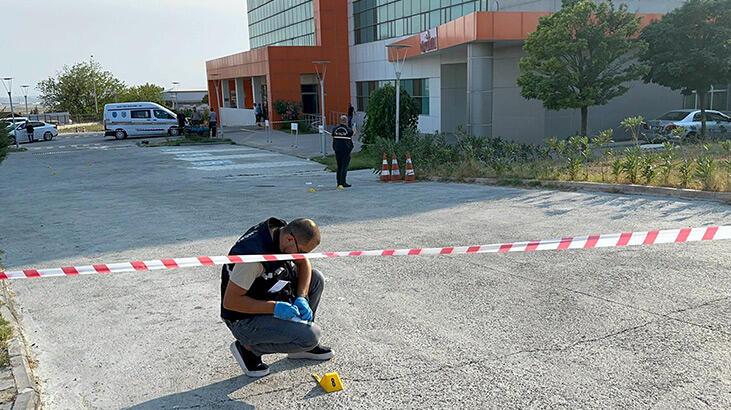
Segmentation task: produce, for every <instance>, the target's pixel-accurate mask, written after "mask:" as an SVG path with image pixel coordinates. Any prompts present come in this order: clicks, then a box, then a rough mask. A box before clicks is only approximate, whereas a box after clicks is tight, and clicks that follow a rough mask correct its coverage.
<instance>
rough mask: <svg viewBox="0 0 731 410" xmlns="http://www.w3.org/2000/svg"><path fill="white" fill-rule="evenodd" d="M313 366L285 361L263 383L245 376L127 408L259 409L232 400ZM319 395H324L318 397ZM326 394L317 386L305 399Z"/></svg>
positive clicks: (278, 361) (301, 361)
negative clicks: (283, 375) (254, 387)
mask: <svg viewBox="0 0 731 410" xmlns="http://www.w3.org/2000/svg"><path fill="white" fill-rule="evenodd" d="M311 365H312V362H311V361H309V360H290V359H287V358H284V357H283V358H281V359H279V360H277V361H276V362H274V363H272V364H271V365H270V366H269V369H270V370H271V374H270V375H269V376H266V377H264V378H262V379H258V378H252V377H248V376H245V375H243V374H242V375H240V376H235V377H231V378H230V379H226V380H221V381H219V382H216V383H213V384H209V385H208V386H203V387H199V388H197V389H193V390H189V391H185V392H180V393H174V394H169V395H167V396H163V397H158V398H156V399H152V400H148V401H146V402H144V403H139V404H136V405H134V406H130V407H127V408H128V409H130V410H143V409H144V410H147V409H150V410H151V409H187V408H216V409H254V408H255V407H254V406H253V405H251V404H249V403H247V402H246V401H244V400H243V399H237V398H236V397H232V395H233V394H234V393H235V392H238V391H242V390H243V389H245V388H246V387H248V386H249V385H252V384H254V383H256V382H257V381H259V380H265V379H267V378H268V377H272V375H274V374H277V373H283V372H288V371H292V370H294V369H298V368H300V367H306V366H311ZM313 383H314V380H313ZM318 391H319V392H320V393H321V394H317V393H318ZM264 393H266V392H264ZM254 394H257V395H259V394H262V392H256V393H254ZM322 394H324V393H322V389H321V388H320V386H319V385H317V384H315V388H313V389H312V390H311V391H310V392H309V393H308V394H307V395H306V396H305V398H313V397H317V396H320V395H322ZM243 396H244V398H245V397H246V396H247V395H246V394H244V395H243Z"/></svg>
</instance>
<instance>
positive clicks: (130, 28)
mask: <svg viewBox="0 0 731 410" xmlns="http://www.w3.org/2000/svg"><path fill="white" fill-rule="evenodd" d="M245 3H246V2H245V0H0V10H3V12H2V15H3V18H2V21H3V24H2V27H0V33H2V34H1V35H2V40H1V41H0V56H2V57H0V77H14V80H13V94H14V97H15V95H21V90H20V85H22V84H29V85H31V86H32V89H31V91H29V95H37V94H38V91H37V90H36V89H35V86H36V84H37V83H38V82H39V81H41V80H44V79H47V78H48V77H51V76H55V74H56V73H57V72H58V71H59V70H61V68H62V67H63V66H64V65H73V64H75V63H77V62H80V61H83V60H89V59H90V57H91V55H94V60H95V61H97V62H99V63H100V64H101V66H102V68H103V69H105V70H108V71H111V72H112V73H113V74H114V75H115V76H116V77H117V78H119V79H120V80H122V81H124V82H125V83H126V84H128V85H138V84H144V83H146V82H151V83H155V84H157V85H159V86H162V87H165V88H166V89H168V88H171V87H172V82H173V81H177V82H180V85H179V86H178V89H193V88H205V85H206V79H205V62H206V60H210V59H212V58H216V57H220V56H224V55H228V54H233V53H237V52H241V51H245V50H248V49H249V34H248V27H247V22H246V5H245ZM0 91H3V92H4V91H5V90H4V89H2V87H0ZM13 100H15V98H13Z"/></svg>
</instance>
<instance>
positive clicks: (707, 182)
mask: <svg viewBox="0 0 731 410" xmlns="http://www.w3.org/2000/svg"><path fill="white" fill-rule="evenodd" d="M703 150H704V151H705V152H704V154H703V155H701V156H700V157H699V158H698V159H697V160H696V170H695V176H696V178H698V180H699V181H700V183H701V186H702V187H703V189H705V190H710V189H713V187H714V185H715V178H714V174H715V172H716V161H715V160H714V159H713V158H712V157H711V156H710V155H708V146H706V145H704V146H703Z"/></svg>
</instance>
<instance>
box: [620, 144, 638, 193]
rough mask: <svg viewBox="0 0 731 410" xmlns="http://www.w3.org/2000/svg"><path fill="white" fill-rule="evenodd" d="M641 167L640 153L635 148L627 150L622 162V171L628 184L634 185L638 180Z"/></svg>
mask: <svg viewBox="0 0 731 410" xmlns="http://www.w3.org/2000/svg"><path fill="white" fill-rule="evenodd" d="M641 165H642V152H640V149H639V148H637V147H634V148H627V150H626V151H625V157H624V160H623V161H622V171H623V172H624V173H625V174H626V175H627V179H628V180H629V182H630V184H636V183H637V181H638V180H639V174H640V166H641Z"/></svg>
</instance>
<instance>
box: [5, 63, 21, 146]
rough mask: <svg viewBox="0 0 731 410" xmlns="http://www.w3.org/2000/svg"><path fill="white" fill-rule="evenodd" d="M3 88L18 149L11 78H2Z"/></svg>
mask: <svg viewBox="0 0 731 410" xmlns="http://www.w3.org/2000/svg"><path fill="white" fill-rule="evenodd" d="M3 87H5V90H6V91H7V92H8V98H9V99H10V116H11V118H12V119H13V134H14V135H15V148H20V142H18V140H19V138H18V135H17V134H15V131H16V129H15V128H16V127H15V109H14V108H13V77H3Z"/></svg>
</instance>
